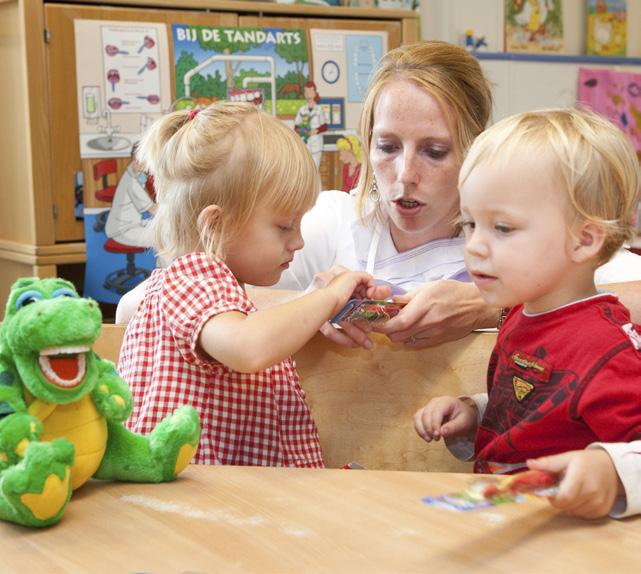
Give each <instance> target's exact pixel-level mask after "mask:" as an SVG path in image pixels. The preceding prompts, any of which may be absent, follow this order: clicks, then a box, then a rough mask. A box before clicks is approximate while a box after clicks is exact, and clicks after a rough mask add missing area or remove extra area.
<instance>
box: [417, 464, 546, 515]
mask: <svg viewBox="0 0 641 574" xmlns="http://www.w3.org/2000/svg"><path fill="white" fill-rule="evenodd" d="M558 480H559V479H558V476H556V475H555V474H552V473H549V472H543V471H538V470H527V471H525V472H521V473H518V474H514V475H510V476H508V477H502V478H497V477H484V478H479V479H476V480H474V481H473V482H472V483H471V484H470V486H469V487H468V488H466V489H465V490H462V491H460V492H453V493H451V494H446V495H443V496H429V497H426V498H423V499H422V500H423V502H424V503H425V504H429V505H430V506H436V507H437V508H446V509H447V510H458V511H469V510H478V509H479V508H488V507H491V506H498V505H500V504H507V503H510V502H526V501H528V500H531V499H533V498H540V497H547V496H554V495H555V494H556V493H557V491H558V487H557V484H558Z"/></svg>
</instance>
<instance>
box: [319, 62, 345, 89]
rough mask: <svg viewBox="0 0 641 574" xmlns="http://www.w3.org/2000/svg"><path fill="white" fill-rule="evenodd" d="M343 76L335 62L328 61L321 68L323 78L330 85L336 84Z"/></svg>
mask: <svg viewBox="0 0 641 574" xmlns="http://www.w3.org/2000/svg"><path fill="white" fill-rule="evenodd" d="M340 75H341V70H340V68H339V67H338V64H337V63H336V62H335V61H334V60H327V61H326V62H325V63H324V64H323V65H322V67H321V76H322V77H323V80H325V81H326V82H327V83H328V84H335V83H336V82H337V81H338V78H339V77H340Z"/></svg>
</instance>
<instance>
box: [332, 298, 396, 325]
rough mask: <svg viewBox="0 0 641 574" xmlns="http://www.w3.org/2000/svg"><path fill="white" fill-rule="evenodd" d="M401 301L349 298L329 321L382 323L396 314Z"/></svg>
mask: <svg viewBox="0 0 641 574" xmlns="http://www.w3.org/2000/svg"><path fill="white" fill-rule="evenodd" d="M402 308H403V304H402V303H395V302H394V301H380V300H377V299H350V300H349V301H348V302H347V304H346V305H345V306H344V307H343V308H342V309H341V310H340V311H339V312H338V313H336V315H334V316H333V317H332V318H331V319H330V323H333V324H338V323H356V322H359V321H367V322H369V323H382V322H384V321H388V320H389V319H391V318H392V317H395V316H396V315H398V312H399V311H400V310H401V309H402Z"/></svg>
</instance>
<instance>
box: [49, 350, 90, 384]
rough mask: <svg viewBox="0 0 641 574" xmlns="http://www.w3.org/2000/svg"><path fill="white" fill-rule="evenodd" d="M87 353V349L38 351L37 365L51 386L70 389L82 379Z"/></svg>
mask: <svg viewBox="0 0 641 574" xmlns="http://www.w3.org/2000/svg"><path fill="white" fill-rule="evenodd" d="M88 351H89V347H50V348H48V349H43V350H42V351H40V356H39V357H38V364H39V365H40V370H41V371H42V374H43V375H44V376H45V378H46V379H47V380H48V381H49V382H50V383H51V384H52V385H56V386H57V387H62V388H64V389H70V388H73V387H76V386H78V385H79V384H80V383H81V382H82V380H83V379H84V376H85V372H86V362H85V353H87V352H88Z"/></svg>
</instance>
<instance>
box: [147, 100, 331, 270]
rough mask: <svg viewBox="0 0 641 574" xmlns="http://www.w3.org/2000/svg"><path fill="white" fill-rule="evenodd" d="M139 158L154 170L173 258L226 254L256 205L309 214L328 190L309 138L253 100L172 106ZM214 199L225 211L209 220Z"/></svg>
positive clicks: (164, 237)
mask: <svg viewBox="0 0 641 574" xmlns="http://www.w3.org/2000/svg"><path fill="white" fill-rule="evenodd" d="M137 159H138V161H140V162H141V163H142V164H143V165H144V166H145V169H146V170H147V171H148V172H149V173H150V174H152V175H153V176H154V185H155V187H156V194H157V195H156V199H157V202H158V211H157V212H156V214H155V215H154V220H153V225H154V227H155V229H154V238H155V241H154V242H155V247H156V250H157V252H158V254H159V255H163V256H165V257H168V258H174V257H176V256H179V255H182V254H184V253H189V252H192V251H205V252H206V253H208V254H209V255H213V256H216V257H219V258H224V256H225V249H226V246H227V245H228V243H229V241H233V236H234V234H235V233H236V232H237V231H238V230H240V228H241V227H242V226H243V225H245V224H246V223H247V221H248V219H249V218H250V216H251V214H252V213H253V211H254V208H255V207H256V205H258V204H267V205H270V206H271V207H273V209H274V210H275V211H276V212H278V213H282V214H286V215H289V214H293V213H299V212H305V211H307V210H308V209H310V208H311V207H312V206H313V205H314V203H315V201H316V197H317V195H318V193H319V191H320V176H319V173H318V168H317V167H316V165H315V164H314V160H313V159H312V156H311V155H310V153H309V151H308V150H307V147H306V146H305V144H304V143H303V141H302V140H301V139H300V138H299V137H298V136H297V135H296V134H295V133H294V132H293V131H292V130H291V129H289V128H288V127H287V126H285V124H283V123H282V122H281V121H280V120H278V119H277V118H275V117H273V116H271V115H269V114H266V113H265V112H262V111H260V110H258V109H256V107H254V106H253V105H252V104H249V103H241V102H229V101H221V102H216V103H214V104H212V105H210V106H208V107H206V108H204V109H203V110H201V111H200V112H199V113H196V112H190V111H188V110H187V111H177V112H171V113H169V114H167V115H165V116H163V117H162V118H160V119H159V120H157V121H156V122H155V123H154V124H153V125H152V126H151V128H150V129H149V131H148V132H147V133H146V134H145V135H144V136H143V138H142V139H141V141H140V144H139V147H138V151H137ZM209 205H217V206H219V207H220V215H219V216H218V217H217V218H209V219H207V220H206V221H201V220H200V219H199V216H200V214H201V213H202V211H203V210H204V209H205V208H206V207H207V206H209Z"/></svg>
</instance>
